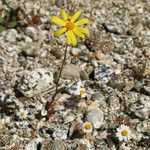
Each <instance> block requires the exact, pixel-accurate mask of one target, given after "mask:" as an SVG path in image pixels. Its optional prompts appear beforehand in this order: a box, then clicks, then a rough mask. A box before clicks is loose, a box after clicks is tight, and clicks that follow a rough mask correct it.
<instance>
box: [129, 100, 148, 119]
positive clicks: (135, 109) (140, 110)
mask: <svg viewBox="0 0 150 150" xmlns="http://www.w3.org/2000/svg"><path fill="white" fill-rule="evenodd" d="M129 110H130V111H131V112H132V113H134V114H135V115H136V116H137V117H138V118H140V119H144V120H146V119H148V118H149V117H150V99H149V97H146V98H145V99H143V98H142V99H140V100H139V101H137V102H135V103H133V104H131V106H130V107H129Z"/></svg>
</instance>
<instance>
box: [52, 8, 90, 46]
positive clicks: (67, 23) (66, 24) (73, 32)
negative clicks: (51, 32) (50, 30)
mask: <svg viewBox="0 0 150 150" xmlns="http://www.w3.org/2000/svg"><path fill="white" fill-rule="evenodd" d="M80 15H81V11H80V10H79V11H77V12H76V13H75V14H74V15H72V16H71V17H69V16H68V15H67V13H66V11H65V10H61V17H62V19H61V18H59V17H57V16H52V18H51V22H53V23H55V24H58V25H60V26H61V27H62V28H61V29H59V30H57V31H56V32H55V36H56V37H59V36H60V35H62V34H63V33H65V32H67V35H66V38H67V45H71V44H72V45H73V46H76V45H77V39H76V36H78V37H81V38H85V34H89V30H88V29H86V28H83V27H81V25H84V24H86V23H88V22H89V20H88V19H87V18H83V19H81V20H79V21H77V19H78V17H79V16H80Z"/></svg>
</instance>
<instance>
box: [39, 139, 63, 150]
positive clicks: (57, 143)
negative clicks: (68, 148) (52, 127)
mask: <svg viewBox="0 0 150 150" xmlns="http://www.w3.org/2000/svg"><path fill="white" fill-rule="evenodd" d="M41 150H65V147H64V142H63V141H61V140H53V141H52V140H51V141H45V142H43V143H42V147H41Z"/></svg>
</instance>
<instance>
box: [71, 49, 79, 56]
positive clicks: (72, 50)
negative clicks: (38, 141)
mask: <svg viewBox="0 0 150 150" xmlns="http://www.w3.org/2000/svg"><path fill="white" fill-rule="evenodd" d="M80 52H81V50H80V49H79V48H71V50H70V53H71V54H72V55H75V56H76V55H78V54H79V53H80Z"/></svg>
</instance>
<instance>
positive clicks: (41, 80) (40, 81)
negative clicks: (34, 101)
mask: <svg viewBox="0 0 150 150" xmlns="http://www.w3.org/2000/svg"><path fill="white" fill-rule="evenodd" d="M53 87H54V83H53V74H52V72H51V71H50V70H48V69H47V70H46V69H43V68H39V69H35V70H33V71H26V72H25V73H24V76H23V78H22V80H21V82H20V83H19V85H18V87H17V88H18V90H19V91H20V92H21V93H23V94H24V96H26V97H33V96H34V95H35V94H39V93H42V92H44V91H46V90H48V89H51V88H53Z"/></svg>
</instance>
